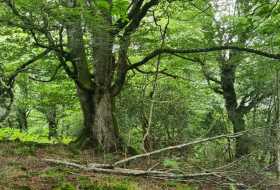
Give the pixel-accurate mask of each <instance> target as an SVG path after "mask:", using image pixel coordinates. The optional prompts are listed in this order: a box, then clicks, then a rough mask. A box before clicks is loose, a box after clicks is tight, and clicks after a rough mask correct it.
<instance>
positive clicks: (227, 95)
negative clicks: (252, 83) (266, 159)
mask: <svg viewBox="0 0 280 190" xmlns="http://www.w3.org/2000/svg"><path fill="white" fill-rule="evenodd" d="M235 70H236V65H234V64H233V63H229V62H226V61H223V62H222V66H221V87H222V92H223V96H224V100H225V107H226V110H227V114H228V118H229V120H230V121H231V123H232V125H233V131H234V133H238V132H241V131H244V130H245V120H244V113H243V112H242V111H241V110H240V109H238V102H237V97H236V92H235V87H234V84H235ZM248 153H249V146H248V139H247V136H246V135H244V136H240V137H238V138H236V145H235V157H236V158H240V157H241V156H243V155H246V154H248Z"/></svg>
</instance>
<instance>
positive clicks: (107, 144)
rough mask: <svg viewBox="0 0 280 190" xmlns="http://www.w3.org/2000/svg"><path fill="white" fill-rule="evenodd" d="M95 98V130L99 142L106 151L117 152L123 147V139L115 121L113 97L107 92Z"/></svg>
mask: <svg viewBox="0 0 280 190" xmlns="http://www.w3.org/2000/svg"><path fill="white" fill-rule="evenodd" d="M95 98H96V99H95V117H94V129H95V130H96V134H97V140H98V142H99V144H100V145H101V146H102V148H103V149H104V150H105V151H108V152H112V151H116V150H118V149H119V148H120V146H121V139H120V137H119V133H118V129H117V125H116V122H115V121H114V116H113V109H112V108H113V107H112V96H111V94H110V93H109V92H106V93H102V94H99V95H98V96H96V97H95Z"/></svg>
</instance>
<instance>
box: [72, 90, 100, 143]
mask: <svg viewBox="0 0 280 190" xmlns="http://www.w3.org/2000/svg"><path fill="white" fill-rule="evenodd" d="M77 94H78V97H79V100H80V106H81V110H82V114H83V129H82V131H81V134H80V136H79V137H78V139H77V140H76V143H77V144H78V145H79V146H81V147H84V146H87V145H90V146H93V145H95V146H97V144H98V143H97V137H96V132H95V131H93V125H94V115H95V112H94V107H95V106H94V103H93V102H94V100H93V94H92V92H90V91H87V90H85V89H81V88H80V87H79V86H77Z"/></svg>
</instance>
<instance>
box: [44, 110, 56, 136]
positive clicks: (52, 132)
mask: <svg viewBox="0 0 280 190" xmlns="http://www.w3.org/2000/svg"><path fill="white" fill-rule="evenodd" d="M46 118H47V121H48V125H49V136H48V138H49V140H50V139H52V138H53V137H57V125H58V120H57V110H56V107H53V108H50V109H49V110H47V111H46Z"/></svg>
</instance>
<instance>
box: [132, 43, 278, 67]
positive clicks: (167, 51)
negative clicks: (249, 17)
mask: <svg viewBox="0 0 280 190" xmlns="http://www.w3.org/2000/svg"><path fill="white" fill-rule="evenodd" d="M221 50H236V51H240V52H247V53H252V54H256V55H260V56H263V57H267V58H272V59H277V60H279V59H280V54H272V53H268V52H265V51H260V50H256V49H252V48H246V47H237V46H217V47H209V48H195V49H173V48H162V49H157V50H154V51H153V52H152V53H150V54H149V55H147V56H146V57H144V58H143V59H142V60H141V61H139V62H137V63H134V64H132V65H130V66H129V68H128V69H129V70H130V69H134V68H135V67H139V66H141V65H144V64H146V63H147V62H148V61H150V60H151V59H153V58H155V57H156V56H158V55H160V54H170V55H176V54H190V53H207V52H215V51H221Z"/></svg>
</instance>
